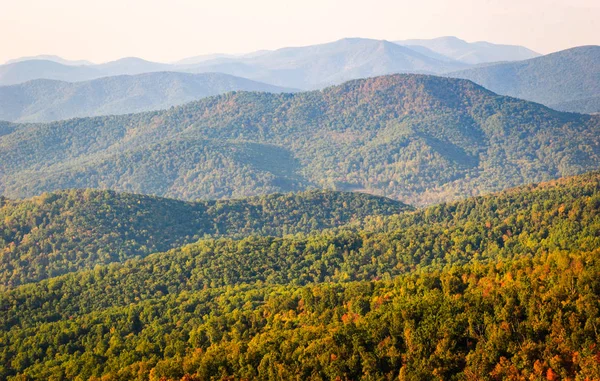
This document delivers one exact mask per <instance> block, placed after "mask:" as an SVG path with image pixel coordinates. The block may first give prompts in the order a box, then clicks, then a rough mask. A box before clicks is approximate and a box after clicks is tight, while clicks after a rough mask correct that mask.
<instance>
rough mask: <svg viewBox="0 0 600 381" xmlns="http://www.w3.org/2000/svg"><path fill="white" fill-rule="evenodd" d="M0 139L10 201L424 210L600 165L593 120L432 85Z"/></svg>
mask: <svg viewBox="0 0 600 381" xmlns="http://www.w3.org/2000/svg"><path fill="white" fill-rule="evenodd" d="M5 129H6V131H4V132H3V135H2V136H0V161H1V162H2V163H3V167H2V168H0V193H2V194H4V195H5V196H7V197H27V196H34V195H37V194H40V193H41V192H44V191H54V190H57V189H65V188H104V189H113V190H117V191H127V192H133V193H144V194H153V195H159V196H166V197H173V198H181V199H187V200H195V199H198V198H203V199H209V198H231V197H234V198H235V197H237V198H239V197H245V196H254V195H260V194H267V193H275V192H290V191H300V190H304V189H308V188H311V187H317V188H326V189H337V190H363V191H366V192H368V193H372V194H378V195H381V196H386V197H390V198H393V199H397V200H401V201H403V202H406V203H408V204H413V205H423V204H429V203H435V202H440V201H444V200H452V199H456V198H459V197H465V196H470V195H477V194H481V193H484V192H490V191H497V190H501V189H505V188H507V187H511V186H516V185H519V184H524V183H530V182H535V181H543V180H548V179H552V178H557V177H560V176H566V175H573V174H578V173H583V172H586V171H589V170H593V169H596V168H598V166H599V163H600V156H599V155H600V144H599V143H600V117H598V116H589V115H577V114H569V113H561V112H557V111H554V110H551V109H548V108H546V107H544V106H541V105H539V104H535V103H531V102H526V101H522V100H519V99H514V98H510V97H504V96H499V95H497V94H494V93H492V92H490V91H488V90H486V89H484V88H482V87H480V86H478V85H476V84H474V83H472V82H470V81H466V80H460V79H451V78H440V77H433V76H426V75H391V76H383V77H376V78H369V79H363V80H355V81H350V82H347V83H344V84H342V85H339V86H334V87H329V88H327V89H324V90H322V91H312V92H304V93H296V94H268V93H252V92H236V93H229V94H226V95H221V96H217V97H209V98H206V99H203V100H200V101H198V102H193V103H189V104H186V105H184V106H181V107H175V108H171V109H169V110H165V111H157V112H148V113H142V114H134V115H124V116H107V117H95V118H82V119H72V120H68V121H61V122H54V123H49V124H34V125H19V124H13V125H11V124H8V125H6V127H5Z"/></svg>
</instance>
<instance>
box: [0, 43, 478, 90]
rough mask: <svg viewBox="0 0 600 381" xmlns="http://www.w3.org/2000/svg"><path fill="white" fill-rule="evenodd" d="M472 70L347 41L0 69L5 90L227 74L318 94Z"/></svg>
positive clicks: (405, 50) (395, 48)
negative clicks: (392, 78)
mask: <svg viewBox="0 0 600 381" xmlns="http://www.w3.org/2000/svg"><path fill="white" fill-rule="evenodd" d="M466 67H468V65H467V64H464V63H462V62H458V61H455V60H453V59H449V58H441V59H440V58H439V57H438V58H434V57H431V56H430V55H427V54H423V53H422V52H420V51H418V50H413V49H410V48H407V47H404V46H400V45H398V44H394V43H392V42H389V41H384V40H372V39H365V38H345V39H341V40H339V41H334V42H330V43H326V44H318V45H311V46H301V47H289V48H282V49H278V50H274V51H262V52H255V53H253V54H247V55H242V56H218V55H217V56H215V57H214V58H212V59H206V58H200V59H196V60H195V59H188V60H183V61H182V62H180V63H175V64H163V63H158V62H150V61H145V60H143V59H140V58H135V57H129V58H123V59H120V60H117V61H113V62H108V63H104V64H97V65H79V66H73V65H70V64H64V63H60V62H56V61H50V60H40V59H36V60H26V61H21V62H13V63H10V64H6V65H0V85H14V84H19V83H23V82H27V81H31V80H34V79H41V78H44V79H52V80H59V81H67V82H78V81H89V80H92V79H97V78H101V77H109V76H118V75H135V74H142V73H151V72H164V71H171V72H183V73H223V74H229V75H234V76H238V77H243V78H247V79H251V80H254V81H260V82H265V83H268V84H271V85H276V86H281V87H286V88H297V89H304V90H310V89H317V88H322V87H324V86H329V85H333V84H339V83H342V82H344V81H347V80H350V79H356V78H363V77H370V76H376V75H384V74H392V73H398V72H402V73H442V72H448V71H455V70H460V69H464V68H466Z"/></svg>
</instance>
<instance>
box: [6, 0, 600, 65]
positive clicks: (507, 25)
mask: <svg viewBox="0 0 600 381" xmlns="http://www.w3.org/2000/svg"><path fill="white" fill-rule="evenodd" d="M599 20H600V0H410V1H406V0H390V1H388V0H339V1H338V0H302V1H296V0H293V1H290V0H210V1H208V0H197V1H192V0H0V36H1V38H0V62H4V61H6V60H8V59H10V58H16V57H21V56H28V55H37V54H56V55H60V56H62V57H65V58H69V59H89V60H92V61H95V62H103V61H108V60H113V59H117V58H121V57H125V56H137V57H142V58H145V59H149V60H155V61H173V60H177V59H180V58H184V57H189V56H194V55H200V54H208V53H217V52H225V53H242V52H250V51H253V50H259V49H276V48H280V47H284V46H299V45H309V44H315V43H322V42H330V41H333V40H337V39H340V38H343V37H366V38H377V39H387V40H396V39H405V38H432V37H439V36H445V35H455V36H458V37H460V38H463V39H465V40H467V41H479V40H487V41H490V42H496V43H506V44H521V45H525V46H527V47H529V48H531V49H533V50H536V51H538V52H540V53H549V52H552V51H556V50H561V49H565V48H568V47H572V46H577V45H588V44H595V45H600V22H599Z"/></svg>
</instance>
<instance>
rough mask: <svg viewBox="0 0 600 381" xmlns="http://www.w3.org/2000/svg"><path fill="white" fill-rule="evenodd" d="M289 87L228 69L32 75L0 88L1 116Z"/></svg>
mask: <svg viewBox="0 0 600 381" xmlns="http://www.w3.org/2000/svg"><path fill="white" fill-rule="evenodd" d="M236 90H245V91H266V92H283V91H291V90H288V89H283V88H279V87H277V86H271V85H267V84H264V83H259V82H254V81H251V80H247V79H244V78H238V77H233V76H230V75H226V74H219V73H207V74H187V73H172V72H156V73H148V74H139V75H135V76H126V75H122V76H116V77H105V78H100V79H96V80H92V81H86V82H76V83H70V82H59V81H51V80H41V79H40V80H34V81H30V82H26V83H23V84H19V85H13V86H3V87H0V120H8V121H19V122H48V121H53V120H60V119H69V118H73V117H84V116H96V115H110V114H128V113H134V112H141V111H149V110H158V109H164V108H169V107H171V106H174V105H178V104H183V103H186V102H190V101H193V100H197V99H200V98H204V97H207V96H211V95H217V94H222V93H225V92H229V91H236Z"/></svg>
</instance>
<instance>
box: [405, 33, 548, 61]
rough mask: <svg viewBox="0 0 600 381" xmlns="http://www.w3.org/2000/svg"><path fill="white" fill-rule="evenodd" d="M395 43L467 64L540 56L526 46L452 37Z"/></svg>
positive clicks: (518, 59) (519, 59)
mask: <svg viewBox="0 0 600 381" xmlns="http://www.w3.org/2000/svg"><path fill="white" fill-rule="evenodd" d="M395 42H396V43H397V44H400V45H404V46H408V47H411V46H419V47H424V48H427V49H429V50H431V51H433V52H435V53H437V54H441V55H443V56H446V57H448V58H451V59H453V60H456V61H460V62H464V63H467V64H480V63H486V62H500V61H521V60H526V59H530V58H535V57H538V56H539V55H540V54H538V53H536V52H534V51H532V50H530V49H527V48H526V47H524V46H517V45H500V44H492V43H490V42H485V41H478V42H466V41H464V40H461V39H459V38H456V37H451V36H449V37H439V38H433V39H429V40H403V41H395Z"/></svg>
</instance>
